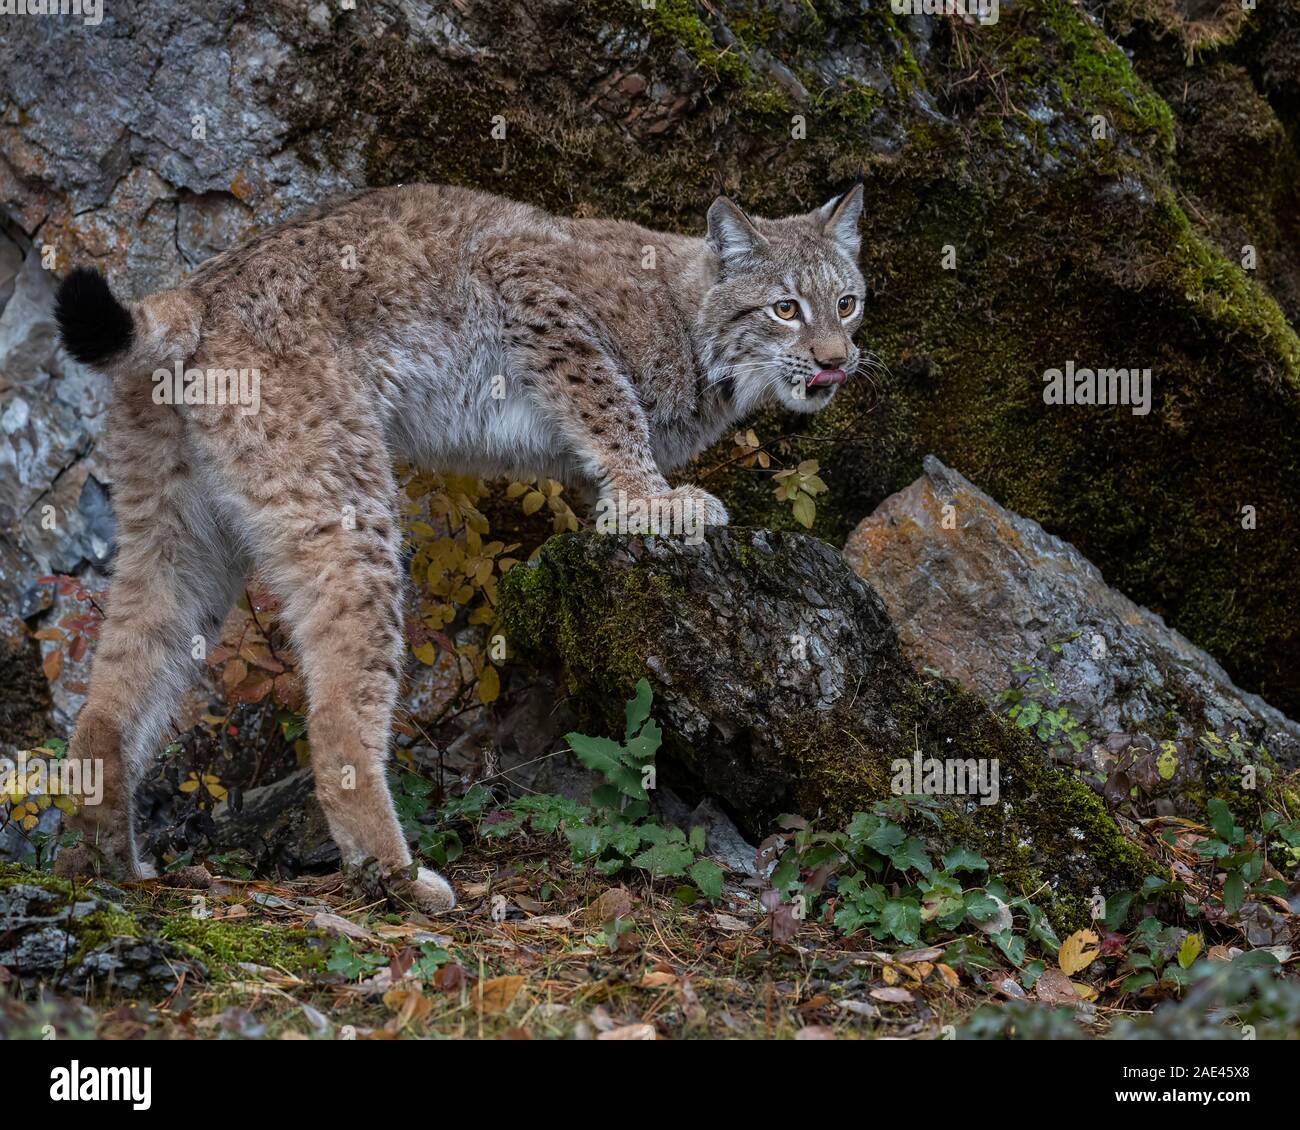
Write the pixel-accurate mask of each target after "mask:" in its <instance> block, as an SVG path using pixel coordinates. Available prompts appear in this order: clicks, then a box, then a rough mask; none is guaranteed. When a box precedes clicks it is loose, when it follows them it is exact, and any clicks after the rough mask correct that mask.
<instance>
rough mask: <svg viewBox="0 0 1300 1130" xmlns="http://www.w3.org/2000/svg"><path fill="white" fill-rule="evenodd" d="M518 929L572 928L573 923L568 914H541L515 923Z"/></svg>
mask: <svg viewBox="0 0 1300 1130" xmlns="http://www.w3.org/2000/svg"><path fill="white" fill-rule="evenodd" d="M513 925H514V927H515V929H517V930H572V929H573V923H572V921H570V919H569V916H568V915H567V914H539V915H538V916H537V917H536V918H525V919H524V920H523V921H522V922H515V923H513Z"/></svg>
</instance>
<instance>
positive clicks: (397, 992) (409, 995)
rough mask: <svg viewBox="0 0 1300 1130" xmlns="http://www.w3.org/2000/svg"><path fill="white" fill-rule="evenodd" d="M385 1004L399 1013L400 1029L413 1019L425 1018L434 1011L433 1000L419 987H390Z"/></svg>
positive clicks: (385, 997)
mask: <svg viewBox="0 0 1300 1130" xmlns="http://www.w3.org/2000/svg"><path fill="white" fill-rule="evenodd" d="M384 1004H386V1005H387V1006H388V1007H389V1008H391V1009H392V1010H393V1011H394V1012H395V1013H397V1017H396V1020H397V1028H398V1029H399V1030H400V1029H402V1028H405V1027H406V1025H408V1024H409V1023H410V1022H411V1021H412V1020H423V1019H424V1018H425V1017H426V1016H428V1015H429V1013H431V1012H432V1011H433V1002H432V1001H431V1000H429V998H428V997H426V996H425V995H424V994H423V993H421V992H420V991H419V990H418V989H410V990H408V989H389V990H388V992H386V993H385V994H384Z"/></svg>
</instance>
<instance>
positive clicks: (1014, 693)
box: [998, 642, 1089, 754]
mask: <svg viewBox="0 0 1300 1130" xmlns="http://www.w3.org/2000/svg"><path fill="white" fill-rule="evenodd" d="M1051 646H1052V647H1054V648H1055V649H1056V650H1059V649H1060V644H1059V642H1058V643H1055V644H1053V645H1051ZM1012 671H1013V672H1015V673H1016V674H1017V675H1021V676H1023V678H1022V679H1021V681H1020V685H1019V686H1016V687H1011V688H1009V689H1008V690H1005V691H1002V692H1001V693H1000V694H999V695H998V698H999V700H1000V701H1002V702H1004V703H1007V704H1008V705H1007V717H1008V718H1010V719H1011V720H1012V721H1013V722H1014V723H1015V724H1016V725H1017V726H1018V727H1019V728H1020V729H1022V730H1033V732H1034V733H1035V734H1036V735H1037V736H1038V740H1039V741H1041V742H1044V743H1045V744H1046V745H1047V746H1049V747H1050V748H1052V749H1058V748H1061V747H1064V746H1069V747H1070V750H1071V751H1073V752H1074V753H1076V754H1077V753H1080V752H1082V751H1083V748H1084V747H1085V746H1086V745H1087V744H1088V740H1089V739H1088V735H1087V733H1086V732H1085V731H1084V730H1083V728H1082V727H1081V726H1080V725H1079V722H1078V720H1077V719H1076V718H1075V717H1074V716H1073V715H1072V714H1071V713H1070V711H1069V709H1068V708H1067V707H1065V706H1052V705H1051V700H1052V699H1054V698H1055V697H1056V696H1057V695H1058V694H1059V693H1060V691H1059V688H1058V687H1057V685H1056V680H1055V679H1054V678H1053V677H1052V673H1051V672H1050V671H1048V670H1047V668H1046V667H1039V666H1037V665H1035V664H1027V663H1017V664H1015V665H1014V666H1013V667H1012Z"/></svg>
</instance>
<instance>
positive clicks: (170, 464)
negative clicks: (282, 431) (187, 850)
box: [55, 402, 245, 878]
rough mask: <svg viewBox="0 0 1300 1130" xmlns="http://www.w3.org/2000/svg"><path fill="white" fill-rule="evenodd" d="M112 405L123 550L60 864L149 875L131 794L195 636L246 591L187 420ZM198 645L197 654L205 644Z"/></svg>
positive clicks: (75, 754) (84, 715)
mask: <svg viewBox="0 0 1300 1130" xmlns="http://www.w3.org/2000/svg"><path fill="white" fill-rule="evenodd" d="M131 409H132V405H131V404H130V403H128V402H122V403H121V404H120V406H119V405H115V410H114V414H115V419H114V421H113V424H114V426H115V427H116V428H117V429H118V431H117V435H116V442H117V443H118V452H117V455H118V458H117V459H116V461H115V479H114V488H113V490H114V494H113V501H114V510H115V512H116V516H117V523H118V550H117V557H116V559H115V560H114V563H113V578H112V582H111V584H110V587H109V595H108V604H107V609H106V613H107V615H106V619H105V622H104V624H103V626H102V627H101V629H100V634H99V642H98V644H97V646H96V649H95V655H94V660H93V663H92V669H91V679H90V690H89V692H88V695H87V698H86V703H85V705H84V706H83V707H82V710H81V713H80V715H79V717H78V719H77V724H76V727H75V729H74V731H73V735H72V740H71V742H70V743H69V746H68V755H67V756H68V758H69V760H70V761H71V762H74V763H76V764H77V765H79V766H80V767H81V774H82V795H81V796H80V797H77V798H75V799H76V800H77V804H78V807H77V811H76V813H75V814H74V815H72V816H69V817H68V819H67V820H66V821H65V830H67V831H71V832H78V833H80V835H81V838H80V841H79V842H77V843H75V844H70V845H68V846H65V847H64V848H63V849H62V850H61V851H60V852H59V854H58V856H57V858H56V861H55V869H56V871H58V872H59V873H60V874H63V875H78V874H92V873H93V874H98V873H103V874H108V875H112V876H118V877H127V878H135V877H142V876H143V875H145V874H147V873H148V870H149V869H148V868H146V867H142V865H141V863H140V860H139V858H138V856H137V852H136V845H135V834H134V829H133V826H132V820H133V808H132V794H133V791H134V789H135V786H136V784H137V783H138V781H139V779H140V777H141V775H142V774H143V772H144V771H145V769H146V767H147V765H148V763H149V759H150V757H151V756H152V755H153V754H154V753H155V752H156V750H157V746H158V744H159V742H160V741H161V739H162V737H163V734H164V731H165V730H166V728H167V726H168V725H169V724H170V722H171V720H172V718H173V715H174V711H175V709H176V705H177V700H178V698H179V697H180V695H181V694H183V693H184V692H185V691H186V690H187V689H188V688H189V687H190V685H191V683H192V681H193V679H194V677H195V674H196V671H197V668H198V662H197V659H196V657H195V652H196V650H198V648H197V647H196V641H197V640H199V639H202V640H205V641H211V640H212V639H213V638H214V636H215V634H216V632H217V630H218V629H219V628H220V625H221V622H222V620H223V619H224V618H225V615H226V613H227V612H228V611H229V608H230V605H231V603H232V601H233V600H234V597H235V594H236V593H237V592H238V589H239V585H240V583H241V581H242V579H243V575H244V564H245V563H244V561H243V559H242V556H241V554H240V552H239V551H238V549H237V547H236V546H235V545H234V544H233V542H232V541H231V540H230V539H229V537H228V536H227V533H226V532H225V530H224V528H223V527H222V525H221V523H220V521H219V519H218V518H217V516H216V514H215V512H214V510H213V508H212V506H211V505H210V503H209V501H208V499H207V498H206V496H205V495H204V494H203V493H202V492H201V491H200V489H199V487H198V484H197V483H196V482H195V481H194V480H193V478H192V477H191V472H190V470H189V461H188V460H187V459H186V457H185V453H184V444H183V438H182V435H181V426H182V425H181V421H180V420H179V418H178V417H177V416H176V415H175V413H173V412H171V411H170V410H169V409H167V408H165V407H159V406H155V405H152V404H149V405H148V406H147V407H143V406H139V405H137V406H135V413H134V415H133V414H132V411H131ZM200 654H201V652H200Z"/></svg>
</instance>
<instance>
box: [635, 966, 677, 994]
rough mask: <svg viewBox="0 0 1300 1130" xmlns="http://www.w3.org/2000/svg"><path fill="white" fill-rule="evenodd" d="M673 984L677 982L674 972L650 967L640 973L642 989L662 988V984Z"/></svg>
mask: <svg viewBox="0 0 1300 1130" xmlns="http://www.w3.org/2000/svg"><path fill="white" fill-rule="evenodd" d="M675 984H677V974H676V973H661V972H659V971H657V970H653V969H650V970H647V971H646V972H645V973H643V974H642V975H641V988H643V989H655V988H662V987H663V986H664V985H675Z"/></svg>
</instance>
